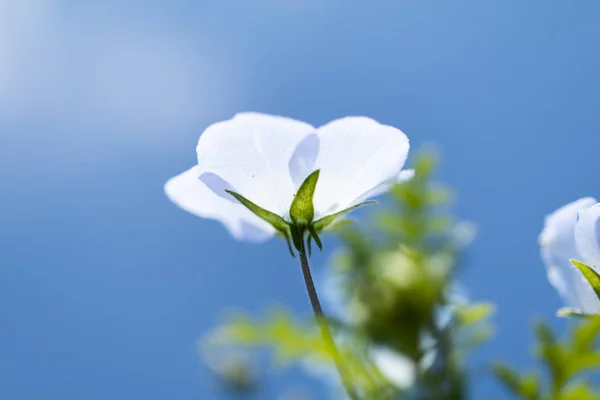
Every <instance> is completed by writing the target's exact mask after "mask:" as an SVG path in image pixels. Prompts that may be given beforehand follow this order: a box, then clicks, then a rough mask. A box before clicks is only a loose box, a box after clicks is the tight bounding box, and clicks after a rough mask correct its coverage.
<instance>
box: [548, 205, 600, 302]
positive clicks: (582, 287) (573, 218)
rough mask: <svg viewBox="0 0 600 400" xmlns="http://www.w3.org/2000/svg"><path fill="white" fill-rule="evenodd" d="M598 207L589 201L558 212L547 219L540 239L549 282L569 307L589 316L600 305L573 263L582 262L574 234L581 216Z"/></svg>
mask: <svg viewBox="0 0 600 400" xmlns="http://www.w3.org/2000/svg"><path fill="white" fill-rule="evenodd" d="M595 203H596V200H595V199H593V198H591V197H586V198H583V199H579V200H577V201H575V202H573V203H570V204H567V205H566V206H563V207H561V208H560V209H558V210H556V211H555V212H554V213H552V214H551V215H549V216H547V217H546V222H545V225H544V230H543V231H542V233H541V235H540V238H539V242H540V246H541V257H542V260H543V262H544V265H545V266H546V270H547V275H548V280H549V281H550V283H551V284H552V285H553V286H554V287H555V288H556V290H557V291H558V292H559V294H560V295H561V297H562V298H563V301H564V302H565V305H566V306H569V307H573V308H579V309H582V310H584V311H587V312H591V311H592V310H591V309H593V308H597V307H600V303H599V302H598V300H597V299H596V298H595V296H594V293H593V291H591V288H590V287H589V285H586V284H585V282H584V281H582V277H581V274H580V273H579V272H578V271H577V270H576V269H575V268H574V267H573V265H572V264H571V262H570V261H569V260H570V259H572V258H575V259H579V258H580V256H579V253H578V252H577V248H576V247H575V238H574V233H573V231H574V228H575V224H576V222H577V213H578V212H579V211H580V210H583V209H586V208H588V207H591V206H592V205H594V204H595ZM590 292H591V293H590Z"/></svg>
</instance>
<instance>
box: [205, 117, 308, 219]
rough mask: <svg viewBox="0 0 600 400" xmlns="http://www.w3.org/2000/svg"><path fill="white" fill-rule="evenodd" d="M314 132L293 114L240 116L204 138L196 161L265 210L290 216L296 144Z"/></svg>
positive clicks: (207, 132)
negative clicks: (286, 116)
mask: <svg viewBox="0 0 600 400" xmlns="http://www.w3.org/2000/svg"><path fill="white" fill-rule="evenodd" d="M314 132H315V129H314V128H313V127H312V126H310V125H308V124H306V123H304V122H300V121H296V120H293V119H290V118H284V117H277V116H271V115H265V114H258V113H243V114H238V115H236V116H235V117H234V118H232V119H230V120H227V121H223V122H218V123H216V124H213V125H211V126H209V127H208V128H207V129H206V130H205V131H204V133H203V134H202V136H200V140H199V141H198V147H197V153H198V165H199V167H200V169H201V170H202V171H204V172H212V173H214V174H216V175H218V176H220V177H221V178H222V179H223V180H225V181H226V182H228V183H229V184H231V185H232V186H233V187H235V188H236V191H237V193H239V194H241V195H242V196H244V197H246V198H247V199H249V200H250V201H252V202H254V203H256V204H258V205H259V206H261V207H262V208H265V209H267V210H269V211H271V212H274V213H276V214H279V215H281V216H286V215H287V212H288V209H289V207H290V204H291V202H292V199H293V196H294V193H295V187H294V184H293V182H292V178H291V176H290V173H289V163H290V160H291V158H292V155H293V153H294V151H295V150H296V148H297V146H298V144H299V143H300V142H302V140H303V139H304V138H305V137H306V136H308V135H310V134H311V133H314Z"/></svg>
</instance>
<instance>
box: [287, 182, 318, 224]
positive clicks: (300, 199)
mask: <svg viewBox="0 0 600 400" xmlns="http://www.w3.org/2000/svg"><path fill="white" fill-rule="evenodd" d="M319 173H320V171H319V170H316V171H315V172H313V173H312V174H310V175H309V176H308V177H307V178H306V179H305V180H304V182H302V185H300V189H298V192H297V193H296V196H295V197H294V200H293V201H292V205H291V206H290V218H291V219H292V221H293V222H294V223H299V222H303V223H305V224H310V223H311V222H312V220H313V218H314V217H315V207H314V205H313V196H314V195H315V189H316V187H317V182H318V181H319Z"/></svg>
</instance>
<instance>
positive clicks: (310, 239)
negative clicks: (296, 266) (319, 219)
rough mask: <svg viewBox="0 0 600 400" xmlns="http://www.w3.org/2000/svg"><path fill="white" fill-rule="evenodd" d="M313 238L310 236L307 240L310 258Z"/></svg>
mask: <svg viewBox="0 0 600 400" xmlns="http://www.w3.org/2000/svg"><path fill="white" fill-rule="evenodd" d="M311 243H312V236H310V235H308V239H306V250H308V258H310V256H312V244H311Z"/></svg>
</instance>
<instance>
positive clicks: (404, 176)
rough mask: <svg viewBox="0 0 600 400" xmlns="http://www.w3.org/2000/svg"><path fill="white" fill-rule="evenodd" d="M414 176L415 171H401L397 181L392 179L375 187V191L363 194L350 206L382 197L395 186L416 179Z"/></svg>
mask: <svg viewBox="0 0 600 400" xmlns="http://www.w3.org/2000/svg"><path fill="white" fill-rule="evenodd" d="M414 176H415V170H414V169H405V170H402V171H400V173H399V174H398V176H397V177H395V179H392V180H391V181H386V182H383V183H382V184H379V185H377V186H375V187H374V188H373V189H371V190H369V191H367V192H365V193H363V194H361V195H360V196H359V197H357V198H356V199H355V200H354V201H353V202H352V203H351V204H349V206H353V205H355V204H358V203H362V202H363V201H365V200H368V199H373V198H375V197H377V196H380V195H382V194H384V193H385V192H387V191H388V190H390V189H391V188H392V186H394V184H396V183H402V182H406V181H409V180H411V179H412V178H414Z"/></svg>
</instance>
